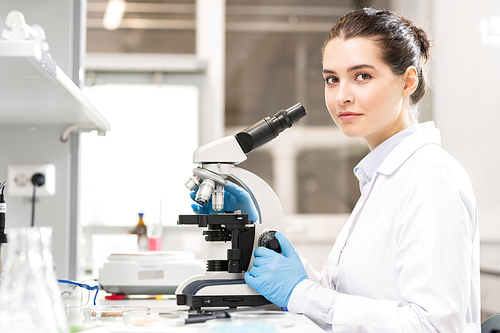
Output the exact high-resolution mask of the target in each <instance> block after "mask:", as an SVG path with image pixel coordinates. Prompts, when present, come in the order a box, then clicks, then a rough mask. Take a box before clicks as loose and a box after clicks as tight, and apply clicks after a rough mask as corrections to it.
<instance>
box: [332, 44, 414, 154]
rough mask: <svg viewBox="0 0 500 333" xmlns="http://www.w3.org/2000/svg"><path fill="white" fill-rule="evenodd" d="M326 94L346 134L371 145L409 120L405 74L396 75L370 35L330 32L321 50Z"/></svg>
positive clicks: (392, 133) (402, 126) (333, 114)
mask: <svg viewBox="0 0 500 333" xmlns="http://www.w3.org/2000/svg"><path fill="white" fill-rule="evenodd" d="M323 77H324V79H325V99H326V105H327V108H328V110H329V111H330V114H331V116H332V118H333V120H334V121H335V123H336V124H337V126H338V127H339V128H340V129H341V130H342V132H343V133H344V135H346V136H348V137H363V138H365V140H366V142H367V143H368V145H369V146H370V149H374V148H375V147H376V146H378V145H379V144H380V143H382V142H383V141H385V140H386V139H388V138H389V137H391V136H392V135H394V134H396V133H398V132H400V131H401V130H403V129H405V128H407V127H408V126H409V125H410V123H411V120H410V116H409V114H410V113H409V111H408V109H409V98H408V97H409V92H408V91H407V89H406V88H407V80H406V75H404V74H403V75H395V74H394V73H393V72H392V70H391V68H390V67H389V65H387V64H386V63H385V62H384V61H383V60H382V57H381V50H380V49H379V47H378V46H377V45H376V44H375V42H373V41H372V40H371V39H369V38H359V37H357V38H351V39H348V40H343V39H340V38H334V39H332V40H330V41H329V42H328V44H327V45H326V47H325V50H324V55H323Z"/></svg>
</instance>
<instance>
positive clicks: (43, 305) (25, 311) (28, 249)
mask: <svg viewBox="0 0 500 333" xmlns="http://www.w3.org/2000/svg"><path fill="white" fill-rule="evenodd" d="M51 238H52V228H49V227H40V228H15V229H10V230H9V234H8V243H7V244H6V246H5V247H4V248H5V252H6V253H5V254H6V262H5V272H6V273H5V277H4V280H3V281H2V285H1V286H0V332H2V333H3V332H5V333H7V332H9V333H10V332H12V333H13V332H16V333H17V332H23V333H34V332H37V333H66V332H69V326H68V322H67V318H66V312H65V310H64V308H63V305H62V299H61V295H60V290H59V287H58V285H57V280H56V276H55V271H54V263H53V259H52V251H51Z"/></svg>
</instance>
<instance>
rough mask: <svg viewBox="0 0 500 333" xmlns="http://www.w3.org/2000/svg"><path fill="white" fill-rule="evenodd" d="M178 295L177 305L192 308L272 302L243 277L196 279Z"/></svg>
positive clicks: (254, 304)
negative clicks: (252, 287)
mask: <svg viewBox="0 0 500 333" xmlns="http://www.w3.org/2000/svg"><path fill="white" fill-rule="evenodd" d="M176 297H177V305H187V306H189V307H190V308H191V309H192V310H201V308H215V307H217V308H223V307H228V308H237V307H242V306H246V307H248V306H259V305H266V304H271V302H269V301H268V300H267V299H266V298H264V296H262V295H260V294H258V293H257V292H255V290H253V289H251V288H250V287H248V285H247V284H246V283H245V280H243V279H227V280H226V279H213V280H211V279H208V280H195V281H192V282H191V283H189V284H187V285H186V286H185V287H184V288H183V290H182V292H181V293H177V295H176Z"/></svg>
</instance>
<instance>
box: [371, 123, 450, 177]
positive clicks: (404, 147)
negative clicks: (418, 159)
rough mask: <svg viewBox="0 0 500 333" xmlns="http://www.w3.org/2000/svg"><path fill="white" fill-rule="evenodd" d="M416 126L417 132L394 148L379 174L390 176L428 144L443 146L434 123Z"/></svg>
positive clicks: (379, 169)
mask: <svg viewBox="0 0 500 333" xmlns="http://www.w3.org/2000/svg"><path fill="white" fill-rule="evenodd" d="M414 126H415V128H416V131H415V132H414V133H412V134H411V135H410V136H408V137H407V138H405V139H404V140H403V141H401V142H400V143H399V144H398V145H397V146H396V147H394V149H393V150H392V151H391V152H390V153H389V155H388V156H387V158H386V159H384V161H383V162H382V164H381V165H380V167H379V168H378V170H377V172H379V173H381V174H385V175H390V174H392V173H393V172H394V171H396V170H397V169H398V168H399V167H400V166H401V165H403V163H404V162H405V161H406V160H407V159H408V158H410V156H411V155H413V154H414V153H415V152H416V151H417V150H418V149H420V148H421V147H423V146H425V145H428V144H437V145H441V133H440V131H439V129H437V128H436V126H435V125H434V122H433V121H428V122H425V123H422V124H417V125H414ZM412 127H413V126H412Z"/></svg>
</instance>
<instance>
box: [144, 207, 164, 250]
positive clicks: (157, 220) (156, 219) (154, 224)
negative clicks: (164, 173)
mask: <svg viewBox="0 0 500 333" xmlns="http://www.w3.org/2000/svg"><path fill="white" fill-rule="evenodd" d="M153 215H155V216H153V219H152V220H150V221H149V228H148V250H149V251H161V241H162V236H163V226H162V223H161V222H162V221H161V198H160V209H159V211H158V212H157V213H156V214H153Z"/></svg>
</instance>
